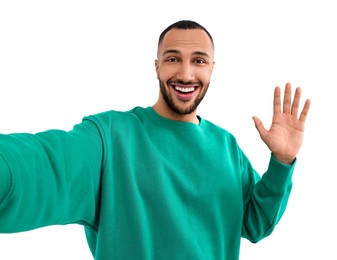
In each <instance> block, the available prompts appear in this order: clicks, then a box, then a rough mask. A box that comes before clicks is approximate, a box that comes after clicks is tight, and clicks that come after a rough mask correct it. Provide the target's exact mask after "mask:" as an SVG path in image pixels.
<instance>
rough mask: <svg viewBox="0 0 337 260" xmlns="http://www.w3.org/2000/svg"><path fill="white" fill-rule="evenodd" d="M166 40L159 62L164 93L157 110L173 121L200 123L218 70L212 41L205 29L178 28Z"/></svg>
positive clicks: (160, 48)
mask: <svg viewBox="0 0 337 260" xmlns="http://www.w3.org/2000/svg"><path fill="white" fill-rule="evenodd" d="M164 33H165V32H164ZM162 36H163V37H161V38H160V41H161V42H160V44H159V46H158V59H157V60H156V62H155V65H156V71H157V76H158V80H159V84H160V91H161V93H160V96H159V99H158V102H157V103H156V104H155V105H154V107H153V108H154V110H155V111H156V112H157V113H159V114H161V115H162V116H165V117H167V118H170V119H173V120H178V121H186V122H198V119H197V117H196V110H197V107H198V105H199V103H200V102H201V101H202V99H203V98H204V96H205V95H206V92H207V89H208V86H209V84H210V80H211V74H212V71H213V66H214V46H213V41H212V38H211V37H210V35H208V34H207V32H206V31H205V30H202V29H195V30H184V29H177V28H176V29H172V30H168V31H167V32H166V34H165V35H164V34H163V35H162Z"/></svg>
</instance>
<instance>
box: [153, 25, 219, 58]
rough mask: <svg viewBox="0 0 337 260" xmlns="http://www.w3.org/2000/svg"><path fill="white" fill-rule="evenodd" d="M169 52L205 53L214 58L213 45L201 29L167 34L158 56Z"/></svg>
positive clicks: (176, 30) (175, 30)
mask: <svg viewBox="0 0 337 260" xmlns="http://www.w3.org/2000/svg"><path fill="white" fill-rule="evenodd" d="M167 50H177V51H180V52H191V53H194V52H205V53H207V54H208V55H209V57H211V58H213V55H214V49H213V44H212V41H211V39H210V38H209V36H208V35H207V33H206V32H205V31H203V30H201V29H187V30H185V29H172V30H170V31H168V32H167V34H166V35H165V37H164V39H163V41H162V43H161V44H160V46H159V49H158V55H161V54H162V53H164V52H165V51H167Z"/></svg>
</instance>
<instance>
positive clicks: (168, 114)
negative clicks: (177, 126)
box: [152, 102, 199, 125]
mask: <svg viewBox="0 0 337 260" xmlns="http://www.w3.org/2000/svg"><path fill="white" fill-rule="evenodd" d="M152 108H153V110H154V111H155V112H156V113H157V114H159V115H161V116H162V117H165V118H167V119H170V120H174V121H180V122H189V123H194V124H196V125H199V119H198V117H197V112H196V111H194V112H192V113H191V114H186V115H181V114H177V113H176V112H174V111H172V110H171V109H169V108H168V107H167V108H163V107H162V106H160V104H159V103H158V102H157V103H156V104H154V105H153V107H152Z"/></svg>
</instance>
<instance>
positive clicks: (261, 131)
mask: <svg viewBox="0 0 337 260" xmlns="http://www.w3.org/2000/svg"><path fill="white" fill-rule="evenodd" d="M253 120H254V124H255V127H256V129H257V131H258V132H259V134H260V136H261V137H262V136H264V135H265V134H266V133H267V129H266V128H265V127H264V125H263V123H262V121H261V120H260V118H258V117H256V116H253Z"/></svg>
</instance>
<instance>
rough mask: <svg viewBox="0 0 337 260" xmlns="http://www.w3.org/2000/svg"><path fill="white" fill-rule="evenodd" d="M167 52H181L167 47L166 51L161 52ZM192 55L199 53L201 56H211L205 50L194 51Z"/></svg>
mask: <svg viewBox="0 0 337 260" xmlns="http://www.w3.org/2000/svg"><path fill="white" fill-rule="evenodd" d="M169 53H176V54H180V53H181V52H180V51H178V50H175V49H168V50H166V51H164V52H163V55H165V54H169ZM192 55H201V56H206V57H208V58H211V57H210V56H209V55H208V53H207V52H203V51H195V52H193V53H192Z"/></svg>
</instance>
